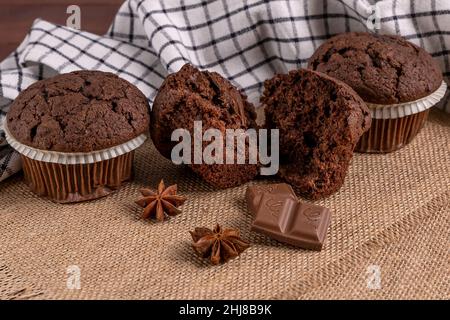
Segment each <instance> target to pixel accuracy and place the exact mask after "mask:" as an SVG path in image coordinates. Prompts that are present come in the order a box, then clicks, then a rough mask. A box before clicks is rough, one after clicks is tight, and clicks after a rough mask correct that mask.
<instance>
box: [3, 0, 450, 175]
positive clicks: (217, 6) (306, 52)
mask: <svg viewBox="0 0 450 320" xmlns="http://www.w3.org/2000/svg"><path fill="white" fill-rule="evenodd" d="M373 18H376V20H375V21H373ZM368 20H370V21H372V23H373V22H376V23H375V25H377V24H378V26H379V30H375V32H378V33H383V34H399V35H402V36H404V37H405V38H406V39H408V40H409V41H412V42H414V43H415V44H417V45H420V46H421V47H424V48H425V49H426V50H427V51H428V52H430V53H431V54H432V55H433V57H435V59H436V60H437V61H438V62H439V63H440V66H441V68H442V71H443V73H444V76H445V77H446V80H448V79H449V76H450V59H449V58H450V51H449V49H450V1H448V0H427V1H422V0H420V1H419V0H416V1H414V0H383V1H369V0H128V1H126V2H125V3H124V4H123V5H122V7H121V9H120V10H119V12H118V13H117V15H116V17H115V19H114V21H113V23H112V25H111V28H110V30H109V32H108V34H107V35H105V36H97V35H94V34H91V33H87V32H83V31H77V30H73V29H70V28H66V27H62V26H57V25H54V24H51V23H48V22H46V21H43V20H36V21H35V22H34V24H33V26H32V28H31V30H30V32H29V34H28V36H27V37H26V39H25V40H24V41H23V43H22V44H21V45H20V47H19V48H18V49H17V50H16V51H15V52H13V53H12V54H11V55H10V56H9V57H8V58H7V59H6V60H4V61H3V62H1V63H0V181H1V180H4V179H6V178H7V177H9V176H10V175H12V174H13V173H15V172H17V171H18V170H20V166H21V164H20V161H19V157H18V155H17V154H16V153H15V152H13V151H12V150H11V149H10V148H9V147H8V146H7V145H6V141H5V139H4V135H3V132H2V130H1V123H2V122H3V120H4V118H5V115H6V112H7V110H8V105H9V104H10V102H11V100H13V99H14V98H15V97H16V96H17V95H18V93H19V92H20V91H22V90H23V89H25V88H27V87H28V86H29V85H30V84H31V83H33V82H35V81H37V80H40V79H43V78H46V77H49V76H51V75H54V74H55V73H65V72H70V71H73V70H79V69H96V70H102V71H109V72H113V73H116V74H118V75H119V76H120V77H123V78H125V79H127V80H128V81H130V82H132V83H133V84H135V85H137V86H138V87H139V88H140V89H141V90H142V91H143V92H144V93H145V94H146V96H147V97H148V99H149V100H150V101H152V99H153V98H154V96H155V93H156V90H157V88H158V87H159V85H160V84H161V83H162V81H163V79H164V78H165V76H166V75H167V74H168V73H171V72H175V71H177V70H178V69H179V68H181V66H182V65H183V64H184V63H186V62H190V63H192V64H193V65H195V66H197V67H199V68H202V69H209V70H214V71H217V72H219V73H221V74H222V75H224V76H225V77H227V78H228V79H230V80H231V81H232V82H234V83H235V84H237V85H238V86H240V87H241V88H243V89H244V90H245V91H246V93H247V95H248V96H249V97H250V99H251V100H253V102H256V101H257V100H258V97H259V94H260V89H261V85H262V83H263V81H264V80H265V79H267V78H269V77H271V76H272V75H273V74H274V73H284V72H287V71H288V70H291V69H295V68H298V67H301V66H304V65H305V63H306V61H307V59H308V58H309V57H310V56H311V55H312V53H313V52H314V50H315V49H316V48H317V47H318V46H319V45H320V44H321V43H322V42H323V41H324V40H326V39H327V38H329V37H330V36H332V35H335V34H338V33H341V32H348V31H367V26H368V23H367V22H368ZM449 100H450V98H449V95H447V96H446V98H445V99H444V103H442V106H441V107H443V108H444V109H446V111H448V112H450V106H449V104H448V103H447V102H449Z"/></svg>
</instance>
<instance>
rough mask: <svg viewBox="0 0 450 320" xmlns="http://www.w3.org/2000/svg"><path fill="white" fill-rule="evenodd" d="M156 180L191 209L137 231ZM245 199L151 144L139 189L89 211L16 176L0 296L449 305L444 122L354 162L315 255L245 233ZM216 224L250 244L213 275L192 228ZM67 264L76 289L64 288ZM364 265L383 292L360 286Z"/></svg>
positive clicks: (433, 121)
mask: <svg viewBox="0 0 450 320" xmlns="http://www.w3.org/2000/svg"><path fill="white" fill-rule="evenodd" d="M161 178H164V179H165V180H166V182H167V183H178V185H179V190H180V191H181V192H182V193H183V194H186V195H187V196H188V198H189V200H188V202H187V203H186V204H185V205H184V206H183V213H182V215H180V216H178V217H176V218H174V219H171V220H170V221H168V222H165V223H154V222H151V221H143V220H142V219H141V218H140V213H141V209H140V208H139V207H137V206H136V205H135V204H134V200H135V199H136V198H137V197H138V195H139V193H138V190H139V188H140V187H142V186H144V185H150V186H155V185H156V184H157V182H158V181H159V179H161ZM264 182H265V181H263V180H259V181H255V182H253V183H264ZM245 189H246V186H242V187H239V188H233V189H229V190H223V191H214V190H212V189H211V188H209V187H208V186H207V185H206V184H204V183H202V182H201V181H200V180H199V179H197V178H196V177H195V176H194V175H193V174H192V173H190V172H189V171H187V170H185V169H183V168H181V167H176V166H174V165H172V164H171V163H170V162H169V161H167V160H164V159H163V158H162V157H160V156H159V155H157V153H156V152H155V150H154V148H153V146H152V145H151V143H147V144H146V145H145V146H144V147H143V148H141V149H140V151H139V152H138V154H137V159H136V180H135V182H133V183H131V184H129V185H127V186H126V187H124V188H123V189H122V190H121V191H120V192H118V193H116V194H113V195H112V196H109V197H107V198H104V199H101V200H98V201H94V202H90V203H82V204H77V205H58V204H54V203H51V202H48V201H45V200H41V199H39V198H38V197H36V196H35V195H33V194H32V193H31V192H30V191H28V189H27V187H26V185H25V184H24V182H23V178H22V177H21V176H20V175H18V176H16V177H14V178H12V179H10V180H8V181H6V182H4V183H2V184H1V185H0V228H1V232H0V298H2V299H13V298H16V299H26V298H34V299H42V298H46V299H71V298H74V299H89V298H94V299H99V298H118V299H125V298H131V299H141V298H145V299H174V298H181V299H203V298H212V299H241V298H243V299H269V298H292V299H311V298H384V299H392V298H394V299H395V298H398V299H406V298H441V299H449V298H450V288H449V283H450V281H449V274H448V270H449V253H448V248H449V230H450V229H449V213H450V116H448V115H445V114H443V113H442V112H439V111H434V112H433V113H432V114H431V116H430V120H429V121H428V122H427V124H426V126H425V128H424V129H423V130H422V132H421V133H420V134H419V136H418V137H417V138H416V139H415V140H414V141H413V143H412V144H411V145H409V146H407V147H406V148H404V149H402V150H400V151H398V152H395V153H392V154H388V155H360V154H357V155H355V157H354V160H353V163H352V166H351V169H350V172H349V175H348V177H347V180H346V183H345V185H344V187H343V188H342V189H341V191H340V192H339V193H337V194H335V195H334V196H332V197H330V198H328V199H325V200H321V201H319V202H318V203H319V204H322V205H325V206H328V207H329V208H331V209H332V211H333V217H332V224H331V228H330V230H329V233H328V238H327V242H326V246H325V248H324V250H323V251H321V252H311V251H305V250H300V249H296V248H293V247H290V246H286V245H283V244H280V243H277V242H275V241H272V240H269V239H267V238H265V237H264V236H261V235H258V234H255V233H252V232H250V222H251V217H250V214H249V212H248V211H247V210H246V205H245V202H244V192H245ZM216 222H219V223H221V224H223V225H226V226H231V227H237V228H239V229H241V231H242V233H243V235H244V237H245V238H247V239H248V240H250V241H251V242H252V244H253V246H252V247H251V248H250V249H248V250H247V251H245V252H244V254H243V255H241V256H240V257H239V258H238V259H235V260H233V261H231V262H230V263H228V264H225V265H222V266H218V267H213V266H210V265H209V264H208V263H207V262H205V261H202V260H201V259H199V258H197V257H196V256H195V255H194V253H193V251H192V250H191V248H190V236H189V234H188V230H192V229H193V228H194V227H196V226H209V227H212V226H213V225H214V224H215V223H216ZM71 265H76V266H78V267H79V268H80V270H81V289H80V290H69V289H68V288H67V286H66V281H67V277H68V274H67V268H68V266H71ZM371 265H377V266H379V270H380V272H381V277H380V279H381V288H380V289H370V288H368V286H367V283H368V278H369V276H370V274H367V268H368V267H369V266H371Z"/></svg>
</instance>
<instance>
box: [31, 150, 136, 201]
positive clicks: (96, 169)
mask: <svg viewBox="0 0 450 320" xmlns="http://www.w3.org/2000/svg"><path fill="white" fill-rule="evenodd" d="M133 159H134V151H131V152H128V153H125V154H123V155H120V156H118V157H115V158H112V159H109V160H104V161H100V162H96V163H87V164H60V163H52V162H42V161H39V160H33V159H30V158H28V157H26V156H24V155H22V161H23V172H24V176H25V180H26V182H27V183H28V186H29V187H30V189H31V191H33V192H34V193H36V194H37V195H39V196H41V197H43V198H47V199H50V200H52V201H54V202H59V203H72V202H81V201H87V200H93V199H97V198H101V197H104V196H107V195H108V194H110V193H112V192H114V191H115V190H117V189H119V188H120V186H121V185H122V184H123V182H125V181H128V180H131V178H132V173H133Z"/></svg>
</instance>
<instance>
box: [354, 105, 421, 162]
mask: <svg viewBox="0 0 450 320" xmlns="http://www.w3.org/2000/svg"><path fill="white" fill-rule="evenodd" d="M429 112H430V110H429V109H428V110H425V111H422V112H419V113H416V114H413V115H410V116H406V117H403V118H397V119H372V126H371V127H370V129H369V131H367V132H366V133H365V134H363V136H362V137H361V139H360V140H359V142H358V144H357V146H356V148H355V151H357V152H367V153H387V152H392V151H395V150H398V149H400V148H402V147H404V146H405V145H407V144H408V143H410V142H411V141H412V140H413V139H414V137H415V136H416V135H417V134H418V133H419V131H420V130H421V129H422V127H423V125H424V124H425V121H426V120H427V118H428V113H429Z"/></svg>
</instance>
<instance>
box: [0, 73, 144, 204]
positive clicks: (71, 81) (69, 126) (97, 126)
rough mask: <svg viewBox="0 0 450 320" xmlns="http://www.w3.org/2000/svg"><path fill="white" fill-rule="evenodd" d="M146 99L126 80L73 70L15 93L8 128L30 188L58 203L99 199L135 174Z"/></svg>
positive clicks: (10, 142)
mask: <svg viewBox="0 0 450 320" xmlns="http://www.w3.org/2000/svg"><path fill="white" fill-rule="evenodd" d="M149 121H150V114H149V106H148V101H147V99H146V97H145V96H144V95H143V94H142V93H141V92H140V91H139V89H137V88H136V87H135V86H133V85H132V84H131V83H129V82H128V81H126V80H123V79H121V78H119V77H117V76H116V75H114V74H111V73H105V72H100V71H76V72H72V73H68V74H62V75H58V76H55V77H53V78H49V79H46V80H41V81H39V82H36V83H35V84H33V85H31V86H30V87H28V88H27V89H25V90H24V91H23V92H21V93H20V94H19V96H18V97H17V98H16V100H15V101H14V102H13V103H12V105H11V109H10V111H9V112H8V115H7V121H6V126H5V133H6V138H7V140H8V142H9V144H10V145H11V146H12V147H13V148H14V149H16V150H17V151H18V152H19V153H20V154H21V158H22V160H23V161H22V162H23V170H24V175H25V180H26V181H27V183H28V185H29V186H30V189H31V190H32V191H33V192H35V193H36V194H38V195H40V196H41V197H44V198H48V199H50V200H52V201H55V202H60V203H70V202H80V201H86V200H92V199H97V198H100V197H103V196H106V195H108V194H110V193H112V192H113V191H115V190H117V189H119V188H120V186H121V185H122V184H123V182H125V181H128V180H130V179H131V178H132V168H133V158H134V150H135V149H136V148H138V147H139V146H140V145H142V143H144V141H145V139H146V133H147V131H148V126H149Z"/></svg>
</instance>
